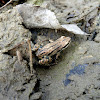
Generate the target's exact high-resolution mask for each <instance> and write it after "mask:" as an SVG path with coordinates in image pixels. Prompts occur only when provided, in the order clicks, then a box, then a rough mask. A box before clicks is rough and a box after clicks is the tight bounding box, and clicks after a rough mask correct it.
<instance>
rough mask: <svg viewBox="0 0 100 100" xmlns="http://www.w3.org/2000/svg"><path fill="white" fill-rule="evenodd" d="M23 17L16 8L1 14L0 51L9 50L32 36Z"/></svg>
mask: <svg viewBox="0 0 100 100" xmlns="http://www.w3.org/2000/svg"><path fill="white" fill-rule="evenodd" d="M22 22H23V21H22V18H21V16H20V15H19V14H18V12H17V10H16V9H15V8H14V9H12V10H8V11H6V12H4V13H2V14H0V27H1V28H0V52H7V51H8V50H9V49H11V48H13V47H14V46H15V45H17V44H18V43H20V42H22V41H23V40H25V39H26V38H30V37H31V33H30V32H29V30H28V29H25V28H24V26H23V25H22Z"/></svg>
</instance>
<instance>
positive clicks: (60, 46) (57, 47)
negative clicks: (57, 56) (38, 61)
mask: <svg viewBox="0 0 100 100" xmlns="http://www.w3.org/2000/svg"><path fill="white" fill-rule="evenodd" d="M56 45H57V44H55V45H52V46H51V47H49V48H52V47H55V46H56ZM61 46H62V45H60V47H61ZM49 48H45V49H43V50H41V51H39V52H42V51H44V52H43V53H40V54H39V55H41V56H43V55H46V54H45V53H46V52H45V50H46V51H47V50H48V49H49ZM58 48H59V45H58V47H56V48H55V50H57V49H58ZM55 50H52V51H51V52H53V51H55ZM39 52H38V53H39ZM57 52H58V51H57ZM50 54H51V53H50ZM47 55H48V53H47Z"/></svg>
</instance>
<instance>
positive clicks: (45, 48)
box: [38, 39, 66, 55]
mask: <svg viewBox="0 0 100 100" xmlns="http://www.w3.org/2000/svg"><path fill="white" fill-rule="evenodd" d="M65 40H66V39H64V40H63V41H65ZM61 42H62V41H60V42H58V43H57V41H56V42H55V44H54V45H52V46H50V47H49V48H51V47H54V46H56V45H57V44H58V45H59V44H60V43H61ZM49 48H45V49H43V50H39V51H38V53H40V52H42V51H45V50H46V49H49ZM44 53H45V52H43V53H41V55H42V54H44Z"/></svg>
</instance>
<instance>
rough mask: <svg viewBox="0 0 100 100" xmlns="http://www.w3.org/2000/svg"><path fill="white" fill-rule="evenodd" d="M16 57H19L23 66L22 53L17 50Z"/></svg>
mask: <svg viewBox="0 0 100 100" xmlns="http://www.w3.org/2000/svg"><path fill="white" fill-rule="evenodd" d="M16 55H17V57H18V61H19V63H20V64H21V62H22V60H23V58H22V55H21V52H20V51H19V50H17V51H16Z"/></svg>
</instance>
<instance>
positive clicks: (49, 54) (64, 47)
mask: <svg viewBox="0 0 100 100" xmlns="http://www.w3.org/2000/svg"><path fill="white" fill-rule="evenodd" d="M69 44H70V43H68V44H67V45H65V46H64V47H63V49H62V50H64V49H65V48H66V47H68V45H69ZM61 46H62V45H60V46H59V47H61ZM59 47H57V48H56V49H55V50H57V49H58V48H59ZM55 50H54V51H55ZM62 50H61V49H60V50H58V51H57V52H61V51H62ZM54 51H52V52H51V53H50V54H48V56H52V54H53V52H54Z"/></svg>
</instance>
